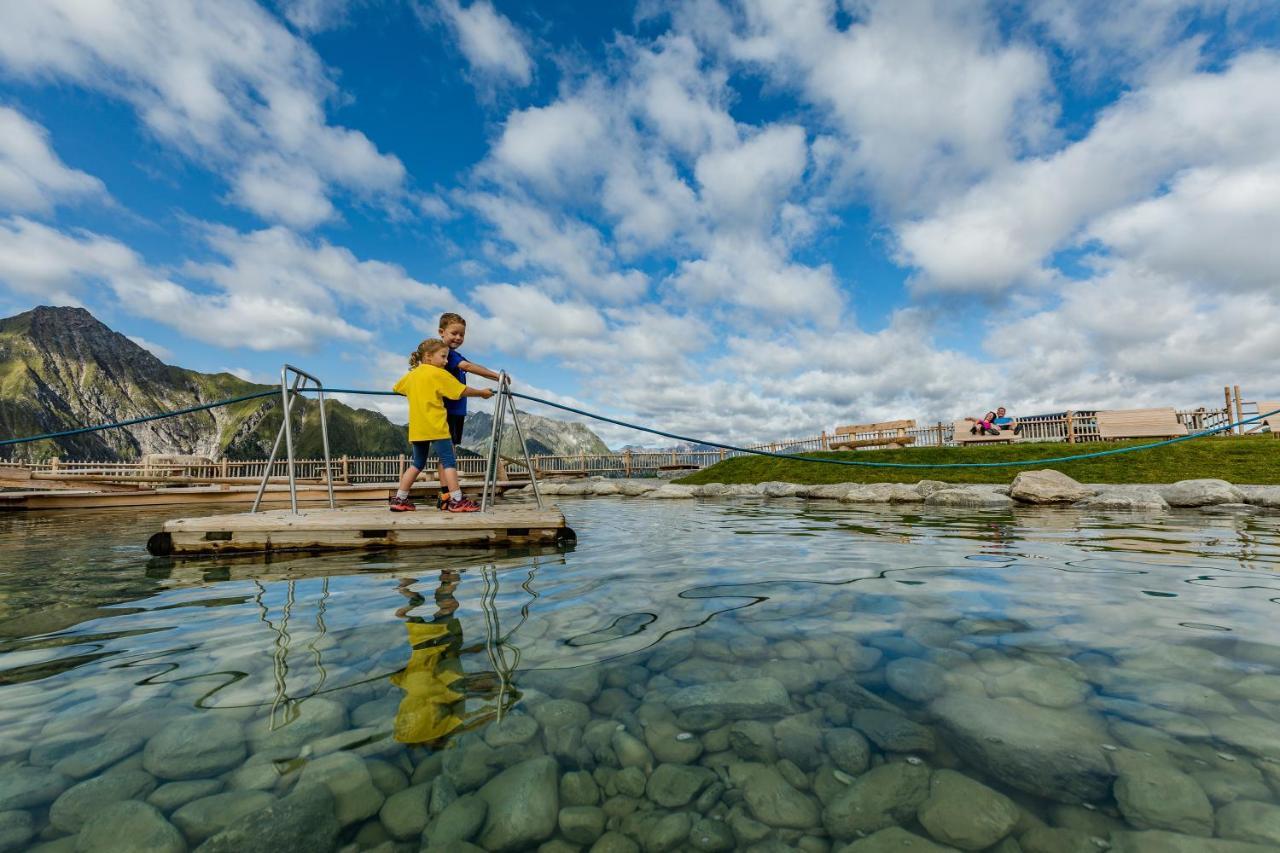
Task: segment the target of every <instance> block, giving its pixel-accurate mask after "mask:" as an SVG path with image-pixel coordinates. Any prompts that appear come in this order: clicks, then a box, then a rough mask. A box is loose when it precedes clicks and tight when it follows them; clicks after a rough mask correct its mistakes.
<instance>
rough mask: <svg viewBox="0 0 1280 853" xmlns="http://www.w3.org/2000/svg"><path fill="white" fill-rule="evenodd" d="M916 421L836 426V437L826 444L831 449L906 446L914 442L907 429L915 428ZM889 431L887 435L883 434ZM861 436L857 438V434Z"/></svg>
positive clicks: (913, 437)
mask: <svg viewBox="0 0 1280 853" xmlns="http://www.w3.org/2000/svg"><path fill="white" fill-rule="evenodd" d="M915 426H916V422H915V421H912V420H905V421H881V422H880V423H874V424H850V425H848V426H842V427H836V437H835V439H834V440H833V441H831V442H830V443H829V444H828V445H827V446H828V447H830V448H831V449H832V450H853V449H854V448H857V447H906V446H907V445H908V444H912V443H913V442H915V440H916V438H915V436H914V435H907V430H909V429H915ZM883 433H889V435H883ZM860 435H861V436H863V438H858V436H860Z"/></svg>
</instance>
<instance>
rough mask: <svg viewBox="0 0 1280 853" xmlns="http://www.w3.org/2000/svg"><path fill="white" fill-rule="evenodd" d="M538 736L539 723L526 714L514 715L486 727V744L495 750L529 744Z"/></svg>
mask: <svg viewBox="0 0 1280 853" xmlns="http://www.w3.org/2000/svg"><path fill="white" fill-rule="evenodd" d="M537 734H538V721H537V720H535V719H533V718H532V717H529V716H526V715H524V714H513V715H511V716H508V717H506V718H505V719H503V720H502V721H501V722H493V723H490V724H489V725H488V726H486V727H485V730H484V735H483V736H484V742H485V743H487V744H489V746H491V747H493V748H494V749H500V748H501V747H504V746H516V745H519V744H524V743H528V742H529V741H531V740H533V739H534V737H536V736H537Z"/></svg>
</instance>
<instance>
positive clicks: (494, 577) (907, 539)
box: [0, 499, 1280, 850]
mask: <svg viewBox="0 0 1280 853" xmlns="http://www.w3.org/2000/svg"><path fill="white" fill-rule="evenodd" d="M562 505H563V507H564V508H565V510H566V514H567V515H569V516H570V519H571V522H572V524H573V526H574V527H575V529H577V530H578V531H579V535H580V540H579V544H578V546H577V547H576V548H574V549H571V550H564V551H557V550H544V551H528V550H525V551H502V552H488V551H472V552H462V551H401V552H393V553H383V554H363V555H361V554H356V555H327V556H322V557H297V558H285V559H281V558H275V559H272V560H270V561H266V560H262V559H258V558H252V557H248V558H236V559H222V560H201V561H188V562H170V561H162V560H153V559H149V558H147V557H146V556H145V554H143V553H142V551H141V550H140V546H139V543H141V542H142V541H144V539H145V536H146V534H147V533H148V532H150V530H151V529H152V528H154V526H155V525H156V524H157V523H158V520H159V519H160V518H161V517H162V516H161V515H160V514H157V513H154V512H142V513H138V514H129V515H124V514H119V513H110V512H87V513H76V514H61V515H55V514H45V515H42V514H38V513H34V514H30V515H24V516H21V517H7V518H4V519H2V520H0V549H3V551H4V553H5V555H6V563H5V565H4V566H2V567H0V849H10V848H20V847H23V846H26V845H28V844H30V843H34V842H33V840H37V839H38V840H40V841H57V840H58V839H59V838H66V839H67V844H68V845H72V844H73V843H74V842H77V841H78V843H80V844H81V845H82V846H84V845H92V844H97V843H106V842H105V841H104V839H108V840H109V839H116V838H129V839H149V841H148V843H152V844H154V845H156V846H158V847H166V849H167V848H170V847H171V848H173V849H181V848H182V847H183V846H187V847H195V846H196V845H197V844H200V843H208V844H209V845H210V848H209V849H215V850H216V849H236V850H242V849H267V848H268V847H274V848H276V849H290V848H295V847H299V846H304V845H305V846H307V847H309V848H310V847H315V848H317V849H333V848H334V847H336V846H339V845H346V844H355V845H356V846H357V847H358V848H365V847H374V846H377V845H379V844H382V843H384V842H394V843H402V842H403V843H405V844H406V845H412V846H416V845H417V844H418V843H419V842H421V841H426V842H429V843H431V844H435V845H440V846H442V847H448V846H454V847H457V846H459V845H460V843H461V841H462V840H464V839H466V840H469V841H470V842H472V843H474V844H476V845H478V846H479V847H481V848H482V849H502V850H515V849H524V848H534V847H537V845H538V844H540V843H542V842H544V841H546V840H548V839H559V840H560V842H561V843H562V844H563V845H573V846H575V847H579V848H581V847H585V846H589V845H592V844H594V843H596V842H597V841H598V840H600V839H603V841H602V842H601V843H602V848H604V849H619V850H621V849H634V848H635V845H639V846H641V847H643V848H644V849H677V848H685V847H698V848H699V849H708V850H719V849H733V848H741V847H747V846H750V845H752V844H757V843H761V842H769V843H773V844H774V845H775V846H778V845H781V846H785V847H788V848H800V849H815V850H816V849H828V848H829V847H835V848H836V849H839V848H841V847H843V846H844V845H845V844H846V843H848V842H854V841H857V840H858V839H861V838H869V839H874V840H867V841H862V842H859V843H858V844H855V845H853V847H852V849H855V850H861V849H863V848H864V847H866V846H867V845H872V846H871V847H870V849H883V847H884V846H902V845H905V844H909V843H911V842H912V841H913V837H919V836H925V837H927V838H929V839H931V840H932V841H933V842H936V843H938V844H942V845H948V846H951V847H956V848H959V849H983V848H986V847H991V846H993V845H995V844H997V843H998V842H1000V841H1001V840H1002V839H1005V838H1014V839H1017V840H1020V841H1021V842H1022V846H1023V848H1024V849H1077V848H1079V849H1088V848H1094V849H1096V848H1097V847H1098V846H1099V842H1101V844H1102V845H1106V844H1112V845H1115V846H1117V847H1122V846H1125V845H1128V846H1129V847H1130V848H1133V849H1147V848H1148V847H1150V849H1169V848H1170V847H1171V846H1173V845H1176V844H1187V845H1195V844H1198V843H1199V842H1196V841H1193V840H1191V838H1199V837H1203V836H1207V835H1216V836H1217V837H1220V838H1223V839H1230V840H1233V841H1238V842H1250V843H1254V844H1257V845H1261V846H1262V847H1260V848H1259V849H1263V848H1265V847H1266V846H1268V845H1270V846H1277V845H1280V798H1278V797H1277V794H1280V638H1278V636H1277V634H1276V632H1275V629H1274V627H1273V626H1274V617H1273V615H1272V614H1274V612H1275V610H1274V605H1275V604H1276V602H1277V601H1280V584H1278V583H1276V582H1275V581H1274V576H1273V575H1272V574H1271V571H1272V570H1273V569H1274V568H1275V567H1276V566H1277V565H1278V564H1280V518H1278V517H1277V516H1275V515H1266V514H1259V515H1254V516H1239V517H1224V516H1218V517H1214V518H1212V519H1205V518H1203V517H1201V516H1198V515H1193V514H1182V513H1176V512H1175V513H1167V514H1163V515H1160V516H1123V515H1118V514H1098V515H1091V514H1088V513H1082V512H1079V511H1076V510H1048V509H1044V510H1017V511H1012V512H1011V511H1008V510H1000V511H993V512H989V513H981V512H966V511H948V510H943V509H934V508H931V509H930V510H929V511H928V512H927V513H922V512H920V511H919V509H918V508H916V509H914V510H912V509H907V510H905V511H903V508H899V507H887V506H877V507H865V506H863V507H860V506H853V505H847V504H840V503H836V502H830V501H812V502H805V501H802V500H786V501H761V500H751V499H749V500H724V501H719V502H717V501H682V502H671V503H666V502H663V503H658V502H642V501H634V502H626V501H620V500H616V499H603V500H572V499H566V500H564V501H562ZM88 531H92V535H89V536H87V535H86V532H88ZM33 581H38V582H33ZM299 780H305V782H304V784H302V785H299ZM312 783H314V784H312ZM1160 833H1166V834H1165V835H1161V834H1160ZM77 835H78V839H77V838H74V837H73V836H77ZM1174 836H1189V837H1190V838H1184V839H1181V840H1179V839H1178V838H1175V837H1174ZM138 843H142V842H141V841H139V842H138ZM917 843H918V842H917ZM875 845H881V846H879V847H877V846H875ZM1143 845H1147V846H1146V847H1144V846H1143ZM1151 845H1154V846H1151ZM1189 849H1191V848H1189ZM1240 849H1242V850H1243V849H1245V848H1243V847H1242V848H1240Z"/></svg>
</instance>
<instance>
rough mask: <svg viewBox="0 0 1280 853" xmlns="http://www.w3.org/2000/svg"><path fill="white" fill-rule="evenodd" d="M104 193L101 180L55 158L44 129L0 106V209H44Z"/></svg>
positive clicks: (22, 211) (36, 210) (26, 210)
mask: <svg viewBox="0 0 1280 853" xmlns="http://www.w3.org/2000/svg"><path fill="white" fill-rule="evenodd" d="M105 196H106V188H105V187H104V186H103V185H102V181H100V180H98V179H97V178H95V177H93V176H92V175H88V174H86V173H84V172H81V171H79V170H78V169H71V168H68V167H67V165H66V164H64V163H63V162H62V160H60V159H59V158H58V155H57V154H56V153H55V152H54V151H53V149H52V148H51V147H50V145H49V132H48V131H47V130H45V129H44V128H43V127H41V126H40V125H38V124H36V123H35V122H33V121H31V120H30V119H28V118H27V117H26V116H24V115H22V113H20V112H18V111H17V110H14V109H12V108H10V107H4V106H0V210H8V211H12V212H16V213H48V212H49V211H51V210H52V209H53V206H54V204H56V203H59V202H62V201H75V200H78V199H82V198H101V197H105Z"/></svg>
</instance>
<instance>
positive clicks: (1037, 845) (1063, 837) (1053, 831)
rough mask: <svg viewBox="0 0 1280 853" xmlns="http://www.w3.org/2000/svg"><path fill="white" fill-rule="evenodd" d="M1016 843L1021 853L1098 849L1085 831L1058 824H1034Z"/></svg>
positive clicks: (1077, 852) (1090, 852)
mask: <svg viewBox="0 0 1280 853" xmlns="http://www.w3.org/2000/svg"><path fill="white" fill-rule="evenodd" d="M1183 837H1185V836H1183ZM1018 844H1019V845H1020V846H1021V849H1022V851H1023V853H1097V851H1098V850H1099V849H1100V848H1099V846H1098V845H1097V844H1095V843H1094V841H1093V839H1092V838H1091V837H1090V836H1089V835H1088V834H1087V833H1084V832H1081V831H1080V830H1077V829H1065V828H1063V827H1060V826H1035V827H1033V828H1031V829H1029V830H1027V831H1026V832H1024V833H1022V835H1020V836H1019V837H1018Z"/></svg>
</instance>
